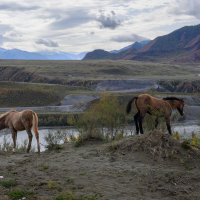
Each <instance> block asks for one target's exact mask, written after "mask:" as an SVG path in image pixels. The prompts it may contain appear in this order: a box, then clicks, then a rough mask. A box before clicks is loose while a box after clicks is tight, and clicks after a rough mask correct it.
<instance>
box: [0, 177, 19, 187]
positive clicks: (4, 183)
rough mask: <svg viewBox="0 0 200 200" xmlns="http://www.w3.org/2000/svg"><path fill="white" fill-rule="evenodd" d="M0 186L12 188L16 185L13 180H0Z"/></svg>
mask: <svg viewBox="0 0 200 200" xmlns="http://www.w3.org/2000/svg"><path fill="white" fill-rule="evenodd" d="M0 185H1V186H2V187H4V188H12V187H14V186H16V185H17V183H16V181H15V180H13V179H7V180H0Z"/></svg>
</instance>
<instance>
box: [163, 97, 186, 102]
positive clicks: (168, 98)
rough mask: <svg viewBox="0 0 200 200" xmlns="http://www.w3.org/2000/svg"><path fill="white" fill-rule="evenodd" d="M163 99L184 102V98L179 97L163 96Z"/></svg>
mask: <svg viewBox="0 0 200 200" xmlns="http://www.w3.org/2000/svg"><path fill="white" fill-rule="evenodd" d="M163 100H172V101H173V100H176V101H181V102H184V101H183V99H179V98H177V97H165V98H163Z"/></svg>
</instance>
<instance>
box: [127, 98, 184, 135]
mask: <svg viewBox="0 0 200 200" xmlns="http://www.w3.org/2000/svg"><path fill="white" fill-rule="evenodd" d="M132 102H135V105H136V108H137V113H136V114H135V115H134V122H135V126H136V134H138V133H139V132H140V133H141V134H143V133H144V132H143V127H142V121H143V119H144V117H145V115H146V113H148V114H150V115H156V116H157V118H156V121H155V128H156V127H157V126H158V117H162V116H163V117H164V118H165V121H166V125H167V130H168V132H169V134H172V131H171V125H170V116H171V114H172V110H175V109H177V110H178V112H179V113H180V115H181V116H183V115H184V113H183V108H184V101H183V99H179V98H176V97H166V98H163V99H158V98H156V97H153V96H151V95H148V94H141V95H139V96H137V97H133V98H132V99H131V100H130V101H129V103H128V104H127V107H126V112H127V113H130V111H131V106H132Z"/></svg>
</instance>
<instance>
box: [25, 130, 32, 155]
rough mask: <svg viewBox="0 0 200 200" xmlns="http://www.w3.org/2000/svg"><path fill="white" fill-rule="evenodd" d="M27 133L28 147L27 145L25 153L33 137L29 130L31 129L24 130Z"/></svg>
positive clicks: (29, 147)
mask: <svg viewBox="0 0 200 200" xmlns="http://www.w3.org/2000/svg"><path fill="white" fill-rule="evenodd" d="M26 132H27V134H28V147H27V153H29V151H30V149H31V143H32V138H33V134H32V132H31V130H30V129H29V130H26Z"/></svg>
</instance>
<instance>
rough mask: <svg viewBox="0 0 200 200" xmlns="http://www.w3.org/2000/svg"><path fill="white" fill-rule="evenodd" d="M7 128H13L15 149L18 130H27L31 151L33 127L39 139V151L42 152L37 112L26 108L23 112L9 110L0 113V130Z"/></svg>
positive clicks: (28, 148) (28, 149)
mask: <svg viewBox="0 0 200 200" xmlns="http://www.w3.org/2000/svg"><path fill="white" fill-rule="evenodd" d="M5 128H9V129H10V130H11V133H12V139H13V143H14V149H13V150H14V151H15V148H16V140H17V131H23V130H26V132H27V134H28V138H29V142H28V147H27V153H29V151H30V149H31V142H32V138H33V135H32V132H31V129H33V131H34V133H35V137H36V140H37V149H38V153H40V143H39V132H38V116H37V114H36V113H35V112H33V111H32V110H24V111H21V112H17V111H9V112H6V113H4V114H2V115H0V130H2V129H5Z"/></svg>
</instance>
